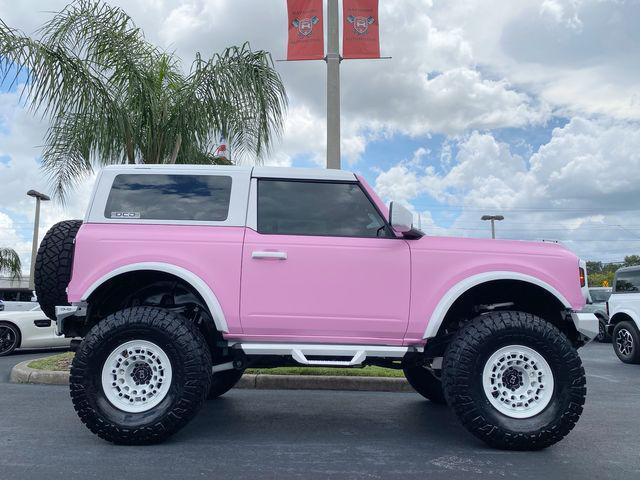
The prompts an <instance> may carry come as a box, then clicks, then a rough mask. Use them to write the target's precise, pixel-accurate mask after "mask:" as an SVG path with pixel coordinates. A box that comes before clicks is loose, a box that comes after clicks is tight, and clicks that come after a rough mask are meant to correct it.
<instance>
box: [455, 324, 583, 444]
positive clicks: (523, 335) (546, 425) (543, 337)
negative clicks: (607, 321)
mask: <svg viewBox="0 0 640 480" xmlns="http://www.w3.org/2000/svg"><path fill="white" fill-rule="evenodd" d="M442 377H443V386H444V391H445V395H446V397H447V400H448V403H449V405H451V406H452V407H453V410H454V411H455V413H456V415H457V416H458V418H459V419H460V420H461V422H462V424H463V425H464V426H465V427H466V428H467V430H469V431H470V432H471V433H473V434H474V435H475V436H476V437H478V438H480V439H481V440H483V441H484V442H486V443H487V444H489V445H491V446H493V447H496V448H502V449H507V450H538V449H542V448H545V447H548V446H550V445H553V444H554V443H556V442H558V441H559V440H561V439H562V438H563V437H564V436H565V435H567V434H568V433H569V432H570V431H571V430H572V429H573V427H574V426H575V424H576V422H577V421H578V419H579V418H580V415H581V413H582V408H583V405H584V401H585V395H586V386H585V384H586V380H585V373H584V369H583V367H582V362H581V360H580V357H579V356H578V353H577V351H576V350H575V348H573V346H572V345H571V343H570V342H569V340H568V339H567V338H566V337H565V336H564V335H563V334H562V333H561V332H560V331H559V330H558V329H557V328H556V327H554V326H553V325H551V324H550V323H548V322H546V321H544V320H542V319H540V318H538V317H536V316H534V315H531V314H528V313H523V312H494V313H490V314H486V315H481V316H480V317H477V318H476V319H474V320H472V321H471V322H469V323H468V324H466V325H465V326H463V327H462V328H461V329H460V330H459V331H458V332H457V334H456V336H455V337H454V339H453V340H452V342H451V343H450V344H449V346H448V348H447V352H446V354H445V358H444V369H443V376H442Z"/></svg>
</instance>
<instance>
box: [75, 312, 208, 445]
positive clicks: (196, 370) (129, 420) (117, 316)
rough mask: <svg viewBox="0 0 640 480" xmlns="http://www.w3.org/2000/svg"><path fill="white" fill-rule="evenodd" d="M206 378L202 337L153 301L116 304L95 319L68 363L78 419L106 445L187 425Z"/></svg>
mask: <svg viewBox="0 0 640 480" xmlns="http://www.w3.org/2000/svg"><path fill="white" fill-rule="evenodd" d="M210 382H211V356H210V353H209V349H208V347H207V344H206V341H205V339H204V338H203V337H202V334H201V333H200V332H199V331H198V329H197V327H196V326H195V325H194V324H193V323H192V322H190V321H189V320H187V319H186V318H184V317H182V316H181V315H178V314H176V313H173V312H171V311H169V310H165V309H162V308H156V307H134V308H126V309H124V310H120V311H119V312H116V313H114V314H112V315H109V316H108V317H106V318H105V319H103V320H101V321H100V322H98V324H96V325H95V326H94V327H93V328H92V329H91V331H90V332H89V334H88V335H87V336H86V337H85V339H84V340H83V341H82V344H81V345H80V348H79V349H78V352H77V353H76V356H75V358H74V360H73V364H72V366H71V376H70V387H71V399H72V401H73V406H74V408H75V410H76V412H77V414H78V416H79V417H80V420H82V422H83V423H84V424H85V425H86V426H87V427H88V428H89V429H90V430H91V431H92V432H93V433H95V434H96V435H98V436H99V437H100V438H102V439H104V440H107V441H109V442H113V443H119V444H129V445H143V444H152V443H158V442H161V441H163V440H164V439H166V438H167V437H169V436H170V435H172V434H173V433H175V432H177V431H178V430H179V429H180V428H182V427H183V426H184V425H186V424H187V422H188V421H189V420H191V419H192V418H193V417H194V416H195V414H196V413H197V412H198V410H199V409H200V407H201V406H202V404H203V402H204V400H205V398H206V396H207V393H208V392H209V386H210Z"/></svg>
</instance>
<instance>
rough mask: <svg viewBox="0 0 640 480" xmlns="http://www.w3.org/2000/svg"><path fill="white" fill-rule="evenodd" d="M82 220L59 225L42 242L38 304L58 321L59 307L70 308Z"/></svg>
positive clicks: (37, 269) (36, 281)
mask: <svg viewBox="0 0 640 480" xmlns="http://www.w3.org/2000/svg"><path fill="white" fill-rule="evenodd" d="M80 225H82V220H65V221H63V222H59V223H56V224H55V225H54V226H53V227H51V228H50V229H49V231H48V232H47V234H46V235H45V236H44V238H43V239H42V243H41V244H40V248H38V255H37V256H36V267H35V274H34V285H35V288H36V296H37V297H38V303H39V304H40V308H41V309H42V311H43V312H44V314H45V315H46V316H47V317H49V318H50V319H51V320H55V319H56V305H69V301H68V300H67V286H68V285H69V280H71V267H72V266H73V250H74V241H75V238H76V235H77V234H78V230H79V229H80Z"/></svg>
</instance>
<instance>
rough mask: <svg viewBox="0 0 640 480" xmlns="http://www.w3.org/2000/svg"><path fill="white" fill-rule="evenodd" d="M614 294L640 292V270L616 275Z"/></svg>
mask: <svg viewBox="0 0 640 480" xmlns="http://www.w3.org/2000/svg"><path fill="white" fill-rule="evenodd" d="M615 287H616V293H638V292H640V269H638V270H628V271H626V272H618V273H617V274H616V285H615Z"/></svg>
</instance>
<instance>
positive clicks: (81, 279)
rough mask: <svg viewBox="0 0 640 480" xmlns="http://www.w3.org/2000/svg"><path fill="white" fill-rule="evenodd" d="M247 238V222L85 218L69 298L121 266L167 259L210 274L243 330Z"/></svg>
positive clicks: (235, 327)
mask: <svg viewBox="0 0 640 480" xmlns="http://www.w3.org/2000/svg"><path fill="white" fill-rule="evenodd" d="M243 238H244V228H243V227H219V226H215V227H214V226H188V225H136V224H121V223H120V224H114V223H111V224H101V223H90V224H83V225H82V227H81V228H80V231H79V232H78V235H77V237H76V247H75V253H74V265H73V273H72V277H71V282H70V283H69V288H68V297H69V301H70V302H79V301H82V300H86V292H87V291H88V289H89V288H90V287H91V286H92V285H93V284H94V283H95V282H97V281H98V280H100V279H101V278H102V277H105V276H107V275H108V274H109V273H110V272H112V271H114V270H115V269H117V268H120V267H125V266H127V265H132V264H136V263H145V262H155V263H167V264H170V265H175V266H177V267H180V268H183V269H185V270H188V271H189V272H192V273H193V274H195V275H197V276H198V277H200V278H201V279H202V280H204V282H205V283H206V284H207V285H208V287H209V288H210V289H211V290H212V291H213V293H214V295H215V296H216V297H217V299H218V301H219V303H220V306H221V307H222V310H223V312H224V315H225V318H226V322H227V325H228V328H229V333H242V329H241V326H240V320H239V302H240V269H241V263H242V242H243Z"/></svg>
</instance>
